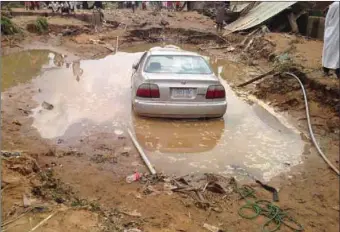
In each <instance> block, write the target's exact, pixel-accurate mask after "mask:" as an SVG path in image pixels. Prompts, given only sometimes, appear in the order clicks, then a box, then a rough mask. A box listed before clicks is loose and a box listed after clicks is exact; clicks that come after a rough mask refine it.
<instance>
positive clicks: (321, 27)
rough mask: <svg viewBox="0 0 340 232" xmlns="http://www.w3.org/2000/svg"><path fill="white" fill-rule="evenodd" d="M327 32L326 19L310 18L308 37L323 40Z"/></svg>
mask: <svg viewBox="0 0 340 232" xmlns="http://www.w3.org/2000/svg"><path fill="white" fill-rule="evenodd" d="M324 32H325V18H324V17H317V16H309V17H308V23H307V33H306V34H307V36H309V37H311V38H316V39H320V40H323V36H324Z"/></svg>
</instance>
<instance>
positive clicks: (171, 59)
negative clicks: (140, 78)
mask: <svg viewBox="0 0 340 232" xmlns="http://www.w3.org/2000/svg"><path fill="white" fill-rule="evenodd" d="M144 71H145V72H149V73H176V74H211V73H212V71H211V69H210V67H209V65H208V64H207V62H206V61H205V60H204V59H203V58H202V57H200V56H190V55H152V56H149V58H148V60H147V62H146V65H145V69H144Z"/></svg>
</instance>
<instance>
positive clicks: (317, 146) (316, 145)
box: [284, 72, 339, 175]
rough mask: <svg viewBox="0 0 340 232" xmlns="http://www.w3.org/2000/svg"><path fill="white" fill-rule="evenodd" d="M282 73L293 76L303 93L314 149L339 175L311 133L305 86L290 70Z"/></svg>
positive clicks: (311, 132) (310, 127)
mask: <svg viewBox="0 0 340 232" xmlns="http://www.w3.org/2000/svg"><path fill="white" fill-rule="evenodd" d="M284 74H287V75H289V76H292V77H294V78H295V79H296V80H297V81H298V82H299V84H300V86H301V89H302V93H303V97H304V100H305V107H306V116H307V123H308V129H309V134H310V136H311V138H312V141H313V144H314V146H315V147H316V149H317V150H318V152H319V154H320V155H321V157H322V158H323V159H324V160H325V162H326V163H327V164H328V165H329V167H331V168H332V170H333V171H334V172H336V174H337V175H339V170H338V169H337V168H336V167H335V166H334V165H333V164H332V163H331V162H330V161H329V160H328V159H327V157H326V156H325V154H324V153H323V152H322V150H321V149H320V147H319V144H318V143H317V141H316V139H315V137H314V133H313V129H312V125H311V122H310V116H309V107H308V101H307V94H306V90H305V87H304V86H303V84H302V82H301V80H300V79H299V78H298V77H297V76H296V75H295V74H293V73H290V72H285V73H284Z"/></svg>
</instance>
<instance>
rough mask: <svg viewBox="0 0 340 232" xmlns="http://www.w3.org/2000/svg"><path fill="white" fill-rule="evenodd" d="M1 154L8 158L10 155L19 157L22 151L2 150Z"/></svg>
mask: <svg viewBox="0 0 340 232" xmlns="http://www.w3.org/2000/svg"><path fill="white" fill-rule="evenodd" d="M1 155H2V156H3V157H6V158H10V157H19V156H21V152H19V151H1Z"/></svg>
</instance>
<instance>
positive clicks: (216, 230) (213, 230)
mask: <svg viewBox="0 0 340 232" xmlns="http://www.w3.org/2000/svg"><path fill="white" fill-rule="evenodd" d="M203 227H204V228H205V229H207V230H209V231H211V232H223V230H220V229H219V228H218V227H216V226H212V225H209V224H207V223H204V224H203Z"/></svg>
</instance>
